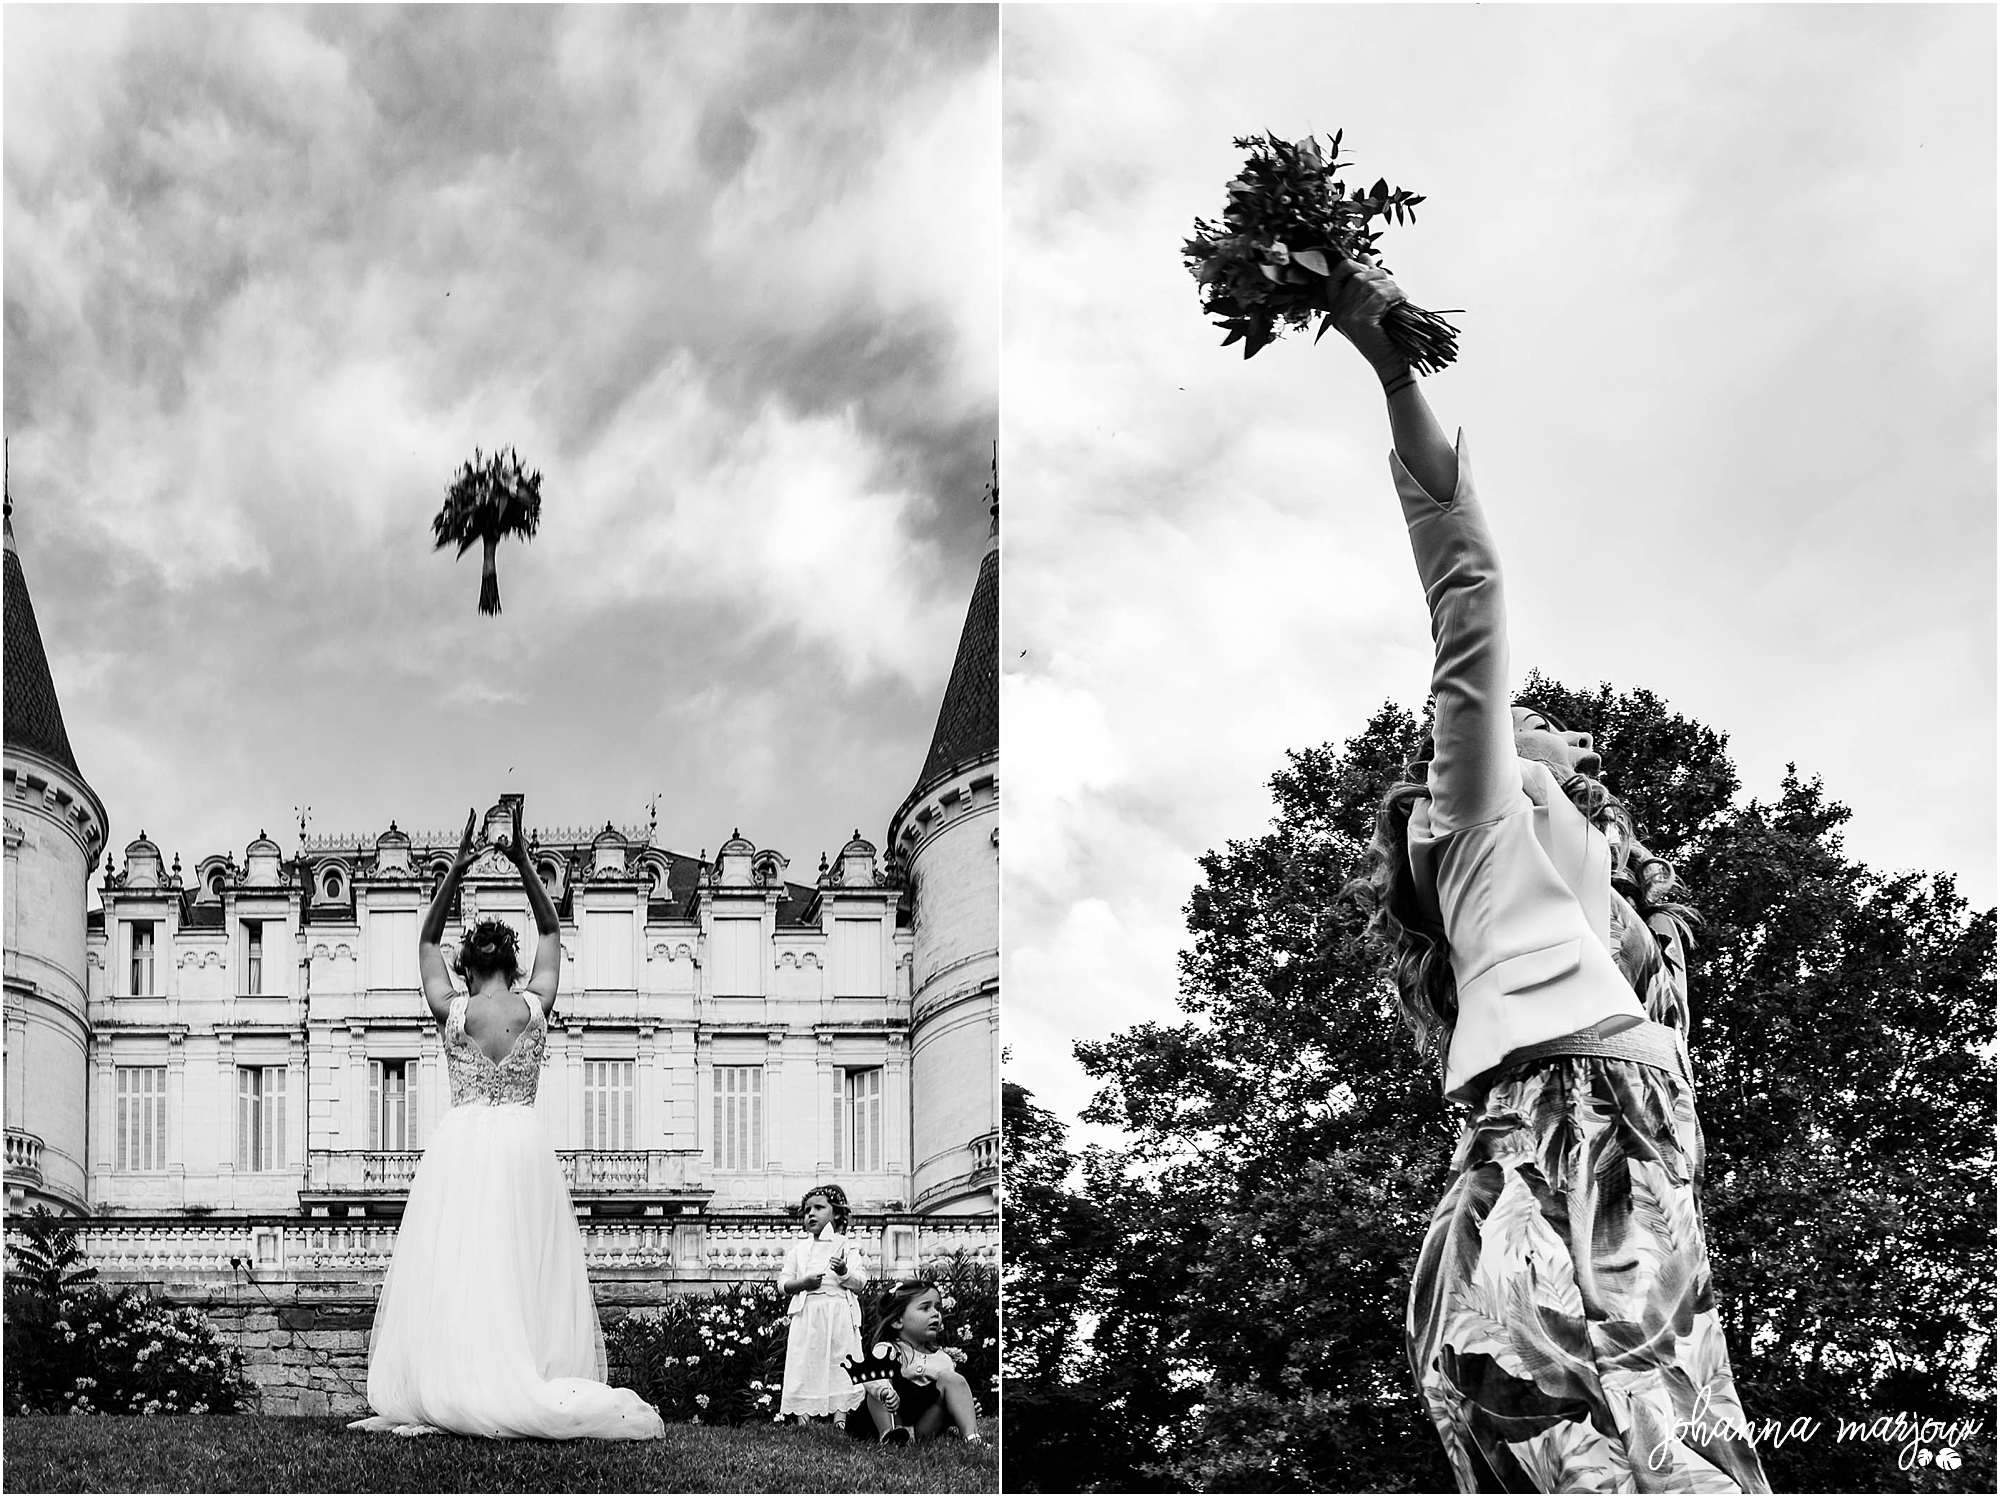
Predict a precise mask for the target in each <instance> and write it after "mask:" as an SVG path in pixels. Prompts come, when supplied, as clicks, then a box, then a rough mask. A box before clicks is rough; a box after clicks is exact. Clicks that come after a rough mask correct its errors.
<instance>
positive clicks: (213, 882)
mask: <svg viewBox="0 0 2000 1497" xmlns="http://www.w3.org/2000/svg"><path fill="white" fill-rule="evenodd" d="M208 897H209V898H210V899H220V898H222V870H221V869H220V868H218V869H216V870H215V872H213V873H211V874H210V875H209V876H208Z"/></svg>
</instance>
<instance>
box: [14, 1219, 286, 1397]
mask: <svg viewBox="0 0 2000 1497" xmlns="http://www.w3.org/2000/svg"><path fill="white" fill-rule="evenodd" d="M8 1258H9V1262H8V1268H7V1333H6V1376H5V1387H4V1402H5V1407H6V1410H7V1412H8V1413H10V1414H233V1413H235V1412H236V1411H237V1410H238V1409H239V1408H240V1407H241V1406H242V1403H243V1399H244V1396H245V1391H246V1385H245V1383H244V1378H243V1357H242V1355H241V1354H240V1353H238V1352H236V1351H233V1350H227V1349H225V1348H224V1347H223V1346H222V1344H221V1343H220V1342H219V1341H217V1340H216V1336H215V1330H214V1328H213V1327H212V1326H210V1325H209V1323H208V1319H207V1317H206V1316H204V1315H203V1314H202V1313H201V1312H200V1311H198V1310H193V1309H186V1308H176V1307H174V1306H173V1305H170V1304H168V1303H166V1302H165V1301H163V1300H158V1299H154V1298H152V1297H151V1296H149V1295H145V1294H140V1293H137V1292H136V1291H133V1290H121V1291H119V1292H118V1293H116V1294H114V1293H111V1292H110V1291H108V1290H106V1289H105V1288H103V1286H101V1285H99V1284H98V1283H97V1282H96V1279H97V1270H96V1269H94V1268H91V1267H89V1266H88V1265H87V1264H86V1263H85V1262H84V1258H83V1253H82V1251H81V1250H80V1248H79V1247H78V1245H77V1240H76V1233H75V1231H74V1229H73V1228H72V1227H71V1226H70V1225H69V1224H68V1223H66V1222H64V1221H63V1219H62V1218H60V1217H58V1216H56V1215H54V1213H52V1212H50V1211H48V1210H47V1209H46V1208H41V1207H38V1208H36V1209H35V1210H34V1211H32V1212H30V1213H29V1214H28V1215H27V1217H25V1218H24V1219H23V1221H22V1225H21V1238H20V1240H19V1241H17V1242H14V1243H10V1244H9V1245H8Z"/></svg>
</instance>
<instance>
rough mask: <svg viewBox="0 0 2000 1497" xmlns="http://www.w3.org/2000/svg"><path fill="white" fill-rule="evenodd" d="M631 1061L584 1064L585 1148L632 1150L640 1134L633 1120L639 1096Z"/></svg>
mask: <svg viewBox="0 0 2000 1497" xmlns="http://www.w3.org/2000/svg"><path fill="white" fill-rule="evenodd" d="M635 1069H636V1064H635V1062H633V1061H629V1060H586V1061H585V1062H584V1063H583V1146H584V1147H585V1148H586V1149H629V1148H632V1147H633V1135H634V1134H635V1133H636V1132H637V1131H638V1130H637V1127H636V1125H635V1123H634V1121H633V1113H634V1112H635V1111H636V1108H635V1106H634V1104H635V1102H636V1101H637V1094H636V1092H635V1091H634V1089H633V1084H632V1076H633V1071H634V1070H635Z"/></svg>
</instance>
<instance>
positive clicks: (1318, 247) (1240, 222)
mask: <svg viewBox="0 0 2000 1497" xmlns="http://www.w3.org/2000/svg"><path fill="white" fill-rule="evenodd" d="M1340 135H1341V132H1339V131H1337V130H1336V131H1335V132H1334V134H1333V139H1332V141H1331V142H1330V144H1329V145H1328V146H1327V147H1326V148H1325V149H1324V150H1322V149H1321V147H1320V143H1319V141H1318V140H1317V139H1315V138H1314V137H1313V136H1310V135H1308V136H1306V137H1305V138H1304V139H1303V140H1300V141H1289V140H1281V139H1279V138H1278V137H1277V136H1275V135H1271V134H1265V135H1261V136H1257V135H1249V136H1238V137H1236V141H1235V144H1236V147H1237V149H1239V150H1244V151H1248V152H1249V156H1248V158H1247V159H1246V160H1245V161H1244V163H1243V170H1242V171H1241V172H1240V173H1238V175H1237V176H1236V177H1235V178H1234V179H1233V180H1232V181H1231V182H1230V183H1229V185H1228V192H1229V203H1228V206H1227V207H1225V208H1224V209H1223V213H1222V222H1221V223H1219V224H1218V223H1213V222H1211V221H1209V220H1208V219H1204V218H1197V219H1196V220H1195V223H1194V233H1193V235H1192V236H1190V237H1189V238H1188V240H1187V241H1186V242H1185V243H1184V244H1183V245H1182V246H1181V255H1182V258H1184V259H1185V260H1186V261H1187V267H1188V273H1189V274H1190V275H1192V276H1193V277H1194V278H1195V280H1196V281H1197V282H1199V283H1200V285H1201V302H1202V310H1203V311H1204V312H1206V313H1208V314H1209V315H1210V316H1211V317H1213V318H1214V319H1215V320H1216V322H1217V324H1218V325H1219V326H1221V327H1223V328H1224V329H1226V330H1227V331H1228V334H1229V336H1228V337H1226V338H1224V339H1223V340H1222V346H1223V347H1224V348H1227V347H1228V346H1229V345H1230V344H1232V343H1235V342H1238V341H1241V342H1242V344H1243V357H1244V358H1246V359H1247V358H1252V357H1254V356H1255V355H1256V352H1257V350H1258V349H1260V348H1262V347H1263V346H1264V345H1265V344H1267V343H1270V342H1272V341H1273V340H1274V339H1276V338H1277V337H1278V336H1279V335H1280V334H1281V332H1282V331H1283V330H1284V329H1285V328H1287V327H1289V328H1293V329H1295V330H1303V329H1304V328H1305V326H1306V324H1307V323H1309V322H1311V321H1312V320H1313V319H1314V318H1318V319H1319V331H1318V332H1317V333H1315V334H1314V335H1313V341H1314V342H1318V341H1319V339H1320V338H1321V337H1322V336H1324V335H1325V333H1326V330H1327V328H1329V327H1330V326H1332V324H1333V314H1332V312H1330V311H1329V310H1328V298H1327V289H1328V288H1327V277H1328V276H1329V275H1330V274H1331V273H1332V270H1333V264H1334V262H1335V261H1336V260H1338V259H1340V258H1342V257H1345V258H1347V259H1350V260H1360V261H1364V262H1370V261H1372V260H1373V259H1374V255H1375V241H1376V240H1377V239H1378V238H1380V237H1381V236H1380V234H1379V233H1377V232H1375V231H1372V230H1371V229H1370V228H1369V225H1370V224H1371V223H1372V222H1373V221H1374V220H1376V219H1378V218H1379V219H1381V220H1382V221H1383V223H1384V224H1388V223H1391V222H1394V223H1399V224H1401V223H1415V222H1416V218H1417V212H1416V209H1417V204H1419V203H1421V202H1422V201H1423V200H1424V198H1423V194H1421V193H1415V192H1409V191H1406V190H1405V189H1403V188H1400V187H1394V188H1392V187H1391V186H1389V184H1388V182H1387V181H1386V180H1385V179H1380V178H1378V179H1377V180H1376V182H1375V184H1374V185H1373V186H1372V187H1367V188H1361V187H1356V188H1352V189H1350V188H1349V187H1348V186H1347V185H1346V184H1345V183H1344V182H1342V181H1340V180H1339V178H1338V176H1337V173H1339V172H1340V171H1341V169H1342V163H1341V160H1340ZM1382 329H1383V331H1384V332H1385V333H1387V334H1388V335H1389V340H1390V342H1392V343H1393V344H1395V346H1396V349H1397V351H1398V352H1399V353H1401V354H1402V355H1403V357H1404V358H1406V359H1407V360H1408V361H1409V363H1410V367H1411V368H1412V369H1414V370H1416V371H1417V373H1419V374H1434V373H1436V372H1437V371H1438V370H1440V369H1442V368H1444V367H1445V365H1447V364H1449V363H1451V361H1452V360H1453V359H1455V358H1457V357H1458V329H1457V328H1455V327H1453V326H1452V325H1451V324H1450V323H1448V322H1446V321H1445V320H1444V318H1442V317H1441V316H1439V315H1438V314H1437V313H1435V312H1427V311H1425V310H1424V309H1423V308H1422V307H1419V306H1415V305H1413V304H1412V303H1410V302H1399V303H1398V304H1397V305H1395V306H1393V307H1391V308H1390V309H1389V311H1388V312H1387V313H1386V314H1385V315H1384V316H1383V318H1382Z"/></svg>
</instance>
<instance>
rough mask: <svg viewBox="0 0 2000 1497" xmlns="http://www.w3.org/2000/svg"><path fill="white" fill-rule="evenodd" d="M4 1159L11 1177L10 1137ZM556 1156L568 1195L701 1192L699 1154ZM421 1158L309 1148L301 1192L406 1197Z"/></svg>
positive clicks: (414, 1153) (572, 1152) (578, 1152)
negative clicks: (6, 1154) (568, 1190)
mask: <svg viewBox="0 0 2000 1497" xmlns="http://www.w3.org/2000/svg"><path fill="white" fill-rule="evenodd" d="M39 1142H40V1141H39V1140H37V1144H38V1145H39ZM7 1157H8V1161H9V1162H8V1169H9V1171H10V1172H11V1171H12V1169H13V1163H12V1161H13V1157H14V1156H13V1143H12V1136H11V1135H9V1143H8V1156H7ZM556 1157H557V1158H558V1159H559V1160H561V1162H562V1169H563V1179H564V1181H565V1182H566V1183H567V1184H568V1186H569V1188H570V1190H571V1191H572V1192H573V1193H577V1194H581V1195H586V1196H601V1195H618V1194H621V1193H624V1194H632V1195H676V1194H682V1193H686V1192H691V1191H700V1190H703V1189H704V1188H705V1187H704V1186H703V1185H702V1184H701V1180H700V1177H701V1175H702V1173H703V1171H704V1169H705V1163H704V1156H703V1155H702V1153H701V1151H700V1150H698V1149H564V1150H561V1151H560V1152H559V1153H558V1154H557V1156H556ZM422 1158H423V1154H422V1152H421V1151H420V1150H415V1149H405V1150H384V1149H314V1150H312V1151H311V1152H310V1153H309V1155H308V1156H307V1160H306V1191H307V1192H308V1193H310V1194H314V1195H321V1194H324V1195H331V1196H355V1197H369V1196H376V1197H389V1198H393V1197H397V1196H405V1195H408V1194H409V1190H410V1182H411V1180H413V1179H414V1178H415V1177H416V1173H417V1162H418V1161H419V1160H420V1159H422Z"/></svg>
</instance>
